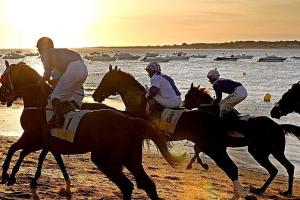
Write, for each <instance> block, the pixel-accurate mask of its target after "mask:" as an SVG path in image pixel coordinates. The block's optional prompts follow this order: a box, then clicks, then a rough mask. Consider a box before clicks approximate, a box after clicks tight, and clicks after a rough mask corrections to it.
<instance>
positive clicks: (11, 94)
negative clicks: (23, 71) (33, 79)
mask: <svg viewBox="0 0 300 200" xmlns="http://www.w3.org/2000/svg"><path fill="white" fill-rule="evenodd" d="M9 72H10V67H8V68H7V69H6V70H5V71H4V73H3V74H2V76H1V78H0V83H1V84H2V85H4V84H5V83H6V80H5V79H4V78H3V77H4V76H7V79H8V86H9V88H8V89H7V88H5V90H9V92H8V93H9V96H8V98H7V100H6V102H14V101H15V99H16V94H17V93H18V92H19V91H21V90H24V89H26V88H30V87H35V86H40V84H41V83H40V82H38V83H31V84H28V85H25V86H22V87H20V88H18V89H15V87H14V85H13V82H12V80H11V76H10V73H9ZM24 110H41V108H40V107H38V106H37V107H24Z"/></svg>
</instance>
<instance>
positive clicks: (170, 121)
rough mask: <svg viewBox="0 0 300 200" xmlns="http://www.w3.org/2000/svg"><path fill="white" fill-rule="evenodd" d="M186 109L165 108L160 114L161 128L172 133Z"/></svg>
mask: <svg viewBox="0 0 300 200" xmlns="http://www.w3.org/2000/svg"><path fill="white" fill-rule="evenodd" d="M184 111H185V110H184V109H175V110H174V109H169V108H165V109H164V110H163V111H162V113H161V116H160V125H159V127H160V129H161V130H163V131H164V132H166V133H168V134H172V133H173V132H174V130H175V128H176V125H177V123H178V121H179V119H180V117H181V115H182V113H183V112H184Z"/></svg>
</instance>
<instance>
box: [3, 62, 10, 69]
mask: <svg viewBox="0 0 300 200" xmlns="http://www.w3.org/2000/svg"><path fill="white" fill-rule="evenodd" d="M4 62H5V66H6V68H9V62H8V61H7V60H5V61H4Z"/></svg>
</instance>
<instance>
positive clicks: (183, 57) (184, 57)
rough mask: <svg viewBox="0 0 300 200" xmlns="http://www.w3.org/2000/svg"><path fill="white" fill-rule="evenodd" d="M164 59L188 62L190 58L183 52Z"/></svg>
mask: <svg viewBox="0 0 300 200" xmlns="http://www.w3.org/2000/svg"><path fill="white" fill-rule="evenodd" d="M166 58H168V59H170V60H189V59H190V56H188V55H187V54H186V53H184V52H175V53H173V54H172V55H171V56H166Z"/></svg>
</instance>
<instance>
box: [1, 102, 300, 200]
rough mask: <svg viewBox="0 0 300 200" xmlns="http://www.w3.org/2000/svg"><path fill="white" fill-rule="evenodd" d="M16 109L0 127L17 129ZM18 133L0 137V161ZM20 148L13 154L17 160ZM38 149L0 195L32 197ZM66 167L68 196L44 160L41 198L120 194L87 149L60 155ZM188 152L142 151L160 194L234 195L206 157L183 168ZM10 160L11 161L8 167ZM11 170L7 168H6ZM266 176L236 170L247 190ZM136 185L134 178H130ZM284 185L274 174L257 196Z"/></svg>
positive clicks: (179, 197) (185, 197) (299, 184)
mask: <svg viewBox="0 0 300 200" xmlns="http://www.w3.org/2000/svg"><path fill="white" fill-rule="evenodd" d="M19 116H20V109H12V108H5V107H2V106H1V112H0V119H1V123H0V130H2V131H3V130H12V131H13V130H20V125H19ZM17 139H18V137H14V136H10V137H4V136H0V163H1V165H2V163H3V161H4V159H5V156H6V153H7V150H8V148H9V147H10V145H11V144H12V143H13V142H15V141H16V140H17ZM18 155H19V152H18V153H16V154H15V156H14V157H13V161H12V163H15V161H16V159H17V158H18ZM38 155H39V152H37V153H33V154H31V155H29V156H28V157H26V158H25V161H24V163H23V165H22V166H21V169H20V171H19V173H18V174H17V183H16V184H15V185H13V186H7V185H0V199H11V200H13V199H32V195H31V193H30V188H29V184H30V181H31V178H32V177H33V175H34V172H35V170H36V166H37V159H38ZM63 158H64V162H65V165H66V167H67V171H68V172H69V174H70V177H71V181H72V187H71V191H72V196H71V198H70V197H66V196H64V195H63V193H61V192H60V189H61V188H64V187H65V181H64V179H63V176H62V174H61V172H60V170H59V168H58V166H57V164H56V162H55V160H54V158H53V156H52V155H50V154H49V155H48V156H47V159H46V161H45V162H44V166H43V171H42V176H41V178H40V180H39V182H38V183H39V186H38V195H39V197H40V199H106V200H109V199H122V195H121V193H120V191H119V189H118V188H117V187H116V186H115V185H114V184H113V183H112V182H110V181H109V180H108V179H107V178H106V177H105V176H104V175H103V174H102V173H101V172H100V171H99V170H98V169H97V168H96V166H95V165H94V164H93V163H92V162H91V161H90V154H85V155H72V156H63ZM189 158H190V157H188V158H187V159H186V161H185V162H184V163H182V164H181V165H180V166H178V167H176V169H173V168H171V167H170V166H169V165H168V164H167V162H166V161H165V160H164V159H163V158H162V156H161V155H160V154H158V153H156V152H155V151H150V150H148V149H147V148H146V149H144V153H143V165H144V168H145V170H146V172H147V173H148V175H150V177H151V178H152V179H153V180H154V182H155V183H156V187H157V191H158V194H159V196H160V197H161V198H163V199H171V200H192V199H195V200H196V199H197V200H201V199H203V200H204V199H230V197H232V195H233V193H232V183H231V181H230V180H229V178H227V177H226V176H225V174H224V172H223V171H221V170H220V169H219V168H218V167H217V166H216V165H215V164H214V163H213V162H211V161H210V160H207V159H204V161H205V162H206V163H208V164H209V166H210V168H209V170H208V171H206V170H204V169H202V168H201V167H200V166H199V165H196V164H194V165H193V168H192V169H191V170H186V169H185V168H186V165H187V163H188V161H189ZM11 168H12V164H11V166H10V171H11ZM10 171H9V172H10ZM124 171H125V173H126V175H128V176H129V177H130V179H131V180H132V181H133V182H134V178H133V177H132V176H131V175H130V173H129V172H128V171H127V170H126V169H124ZM267 177H268V175H267V174H266V173H260V172H254V171H250V170H248V169H246V168H240V169H239V178H240V182H241V184H242V186H243V187H244V188H245V189H246V190H247V191H249V187H250V186H251V185H253V186H261V185H262V184H263V183H264V181H265V180H266V178H267ZM134 184H135V182H134ZM286 188H287V178H286V177H283V176H277V177H276V179H275V180H274V181H273V183H272V184H271V185H270V187H269V189H268V190H267V191H266V193H265V194H264V195H261V196H257V198H258V199H287V198H285V197H284V196H281V195H280V194H279V192H280V191H285V190H286ZM294 195H295V197H294V198H293V199H300V180H298V179H296V180H295V182H294ZM132 197H133V199H148V197H147V195H146V193H145V192H144V191H143V190H139V189H137V188H136V185H135V189H134V193H133V196H132Z"/></svg>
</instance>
